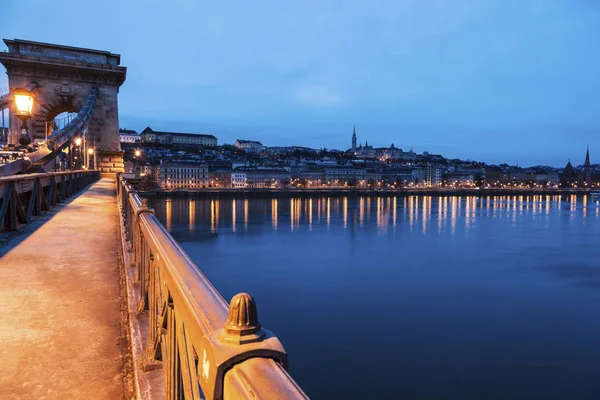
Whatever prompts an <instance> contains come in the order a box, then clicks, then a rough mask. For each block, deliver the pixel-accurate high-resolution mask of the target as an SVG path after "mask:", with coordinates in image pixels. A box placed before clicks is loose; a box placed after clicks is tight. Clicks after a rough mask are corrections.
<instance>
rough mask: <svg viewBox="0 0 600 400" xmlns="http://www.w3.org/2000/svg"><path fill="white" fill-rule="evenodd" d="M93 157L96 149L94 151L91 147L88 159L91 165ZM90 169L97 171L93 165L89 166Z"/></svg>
mask: <svg viewBox="0 0 600 400" xmlns="http://www.w3.org/2000/svg"><path fill="white" fill-rule="evenodd" d="M93 155H94V149H92V148H91V147H90V148H89V149H88V156H89V157H88V159H89V161H90V164H92V163H91V161H92V156H93ZM88 167H89V169H95V168H94V165H93V164H92V165H89V166H88Z"/></svg>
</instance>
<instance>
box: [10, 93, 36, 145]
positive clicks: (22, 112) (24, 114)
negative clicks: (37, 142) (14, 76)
mask: <svg viewBox="0 0 600 400" xmlns="http://www.w3.org/2000/svg"><path fill="white" fill-rule="evenodd" d="M13 97H14V99H15V108H16V113H15V115H16V116H17V118H19V119H20V120H21V137H20V138H19V143H21V144H22V145H23V146H27V145H28V144H29V143H31V138H30V137H29V134H28V133H27V120H28V119H29V118H31V115H32V110H33V96H32V95H31V93H30V92H29V90H27V89H21V88H18V89H14V90H13Z"/></svg>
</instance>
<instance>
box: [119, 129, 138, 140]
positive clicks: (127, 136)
mask: <svg viewBox="0 0 600 400" xmlns="http://www.w3.org/2000/svg"><path fill="white" fill-rule="evenodd" d="M119 141H120V142H121V143H140V142H141V141H142V136H141V135H140V134H139V133H137V132H136V131H134V130H132V129H119Z"/></svg>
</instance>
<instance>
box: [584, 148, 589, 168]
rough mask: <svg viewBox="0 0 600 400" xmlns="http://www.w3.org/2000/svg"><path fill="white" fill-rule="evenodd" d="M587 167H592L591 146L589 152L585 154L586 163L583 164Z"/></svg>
mask: <svg viewBox="0 0 600 400" xmlns="http://www.w3.org/2000/svg"><path fill="white" fill-rule="evenodd" d="M583 165H584V166H586V167H589V166H590V146H589V145H588V147H587V151H586V152H585V163H584V164H583Z"/></svg>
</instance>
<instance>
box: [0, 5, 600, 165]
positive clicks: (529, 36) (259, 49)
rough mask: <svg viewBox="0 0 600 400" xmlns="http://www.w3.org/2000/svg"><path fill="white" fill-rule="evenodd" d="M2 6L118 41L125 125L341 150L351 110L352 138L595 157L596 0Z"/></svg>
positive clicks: (7, 27) (36, 30)
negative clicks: (354, 130)
mask: <svg viewBox="0 0 600 400" xmlns="http://www.w3.org/2000/svg"><path fill="white" fill-rule="evenodd" d="M1 9H2V11H3V14H4V18H2V24H1V25H0V36H2V37H3V38H21V39H29V40H36V41H43V42H52V43H59V44H66V45H73V46H81V47H91V48H98V49H103V50H109V51H112V52H115V53H120V54H121V55H122V58H121V62H122V64H123V65H125V66H127V67H128V76H127V81H126V82H125V84H124V86H123V87H122V89H121V92H120V96H119V102H120V107H119V112H120V118H121V126H122V127H125V128H130V129H136V130H141V129H143V128H144V127H145V126H147V125H150V126H151V127H153V128H155V129H163V130H174V131H178V130H179V131H191V132H208V133H214V134H215V135H216V136H217V137H218V138H219V142H221V143H222V142H228V143H231V142H233V141H235V139H236V138H237V137H239V138H245V139H256V140H260V141H262V142H263V144H265V145H286V144H296V145H304V146H312V147H328V148H344V149H345V148H348V147H349V146H350V137H351V133H352V126H353V125H354V124H356V126H357V134H358V137H359V141H362V142H364V141H365V140H368V141H369V144H373V145H377V146H384V145H389V144H390V143H394V144H395V145H396V146H398V147H401V148H403V149H405V150H408V149H409V148H411V147H412V148H414V149H415V151H418V152H422V151H426V150H427V151H430V152H434V153H442V154H443V155H445V156H448V157H460V158H470V159H476V160H482V161H486V162H503V161H506V162H509V163H516V162H518V163H519V164H521V165H525V164H538V163H540V164H552V165H556V166H562V165H564V163H565V162H566V161H567V159H568V158H571V159H572V160H573V161H574V162H575V163H576V164H580V163H583V157H584V154H585V147H586V145H588V144H589V145H590V152H591V157H592V162H594V161H595V160H594V158H595V155H598V157H599V158H598V159H597V160H599V161H600V100H599V93H600V70H599V69H598V66H599V65H600V2H597V1H594V0H527V1H523V0H519V1H514V0H498V1H476V0H470V1H468V0H435V1H433V0H414V1H412V0H411V1H370V2H365V1H352V0H346V1H326V0H321V1H302V0H299V1H295V2H281V1H258V2H252V3H248V2H246V1H225V2H207V1H196V0H185V1H184V0H172V1H167V2H165V1H155V0H144V1H142V0H127V1H124V0H120V1H115V0H104V1H103V2H91V3H90V2H82V1H80V0H79V1H74V0H63V1H55V2H48V1H47V0H20V1H13V0H9V1H8V4H3V5H2V7H1ZM5 13H6V14H5ZM77 15H78V17H77V18H75V16H77ZM68 16H73V17H74V18H72V19H70V20H68V22H67V17H68ZM6 85H7V84H6V77H5V76H4V75H2V76H1V77H0V87H4V86H6Z"/></svg>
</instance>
